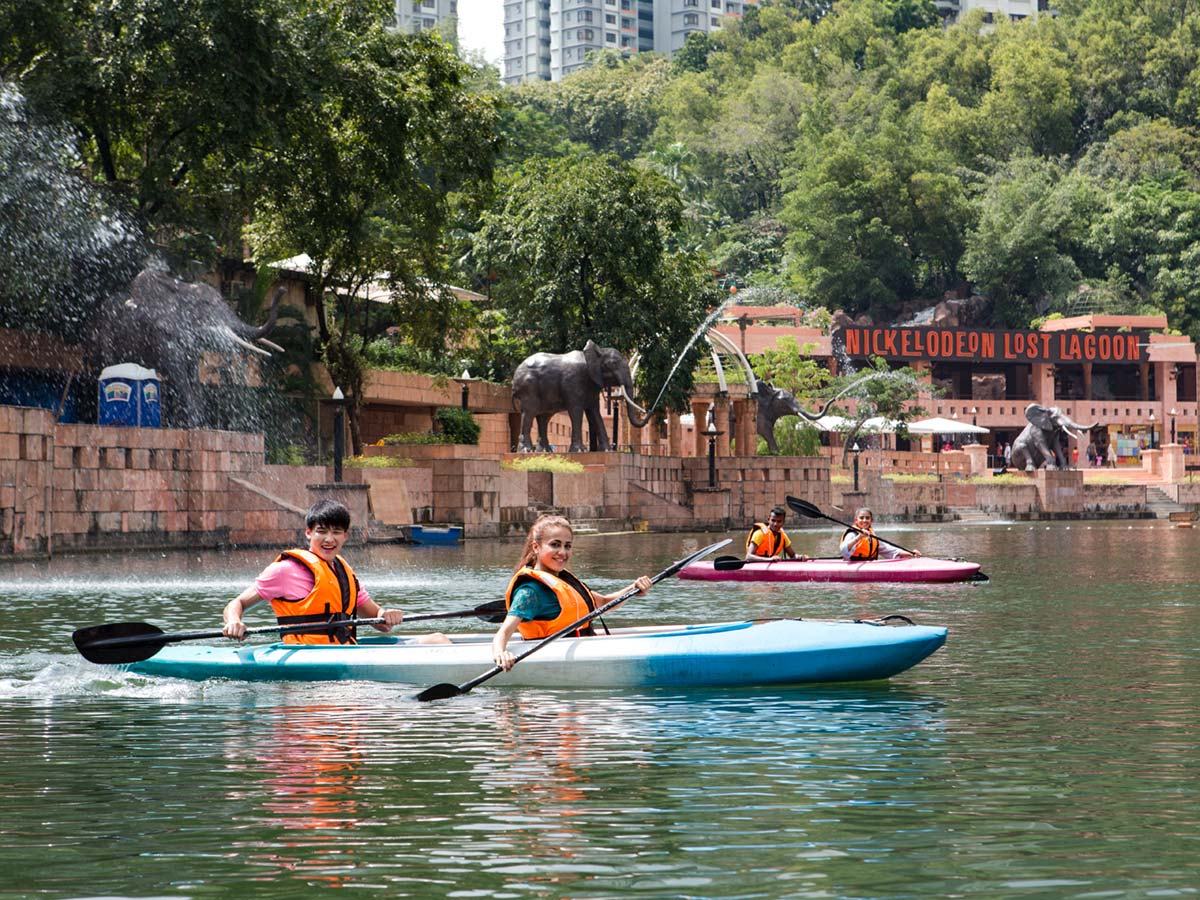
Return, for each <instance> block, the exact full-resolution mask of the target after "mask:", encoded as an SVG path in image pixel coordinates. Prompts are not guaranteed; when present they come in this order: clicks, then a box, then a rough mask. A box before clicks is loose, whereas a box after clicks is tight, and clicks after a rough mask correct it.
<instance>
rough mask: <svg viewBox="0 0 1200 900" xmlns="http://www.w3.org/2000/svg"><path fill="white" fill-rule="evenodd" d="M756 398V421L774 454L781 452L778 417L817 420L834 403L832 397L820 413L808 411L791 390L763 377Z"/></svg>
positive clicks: (755, 390) (768, 447) (758, 382)
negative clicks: (778, 442)
mask: <svg viewBox="0 0 1200 900" xmlns="http://www.w3.org/2000/svg"><path fill="white" fill-rule="evenodd" d="M754 398H755V399H756V400H757V401H758V418H757V423H756V427H757V429H758V434H759V436H760V437H761V438H762V439H763V440H765V441H766V442H767V450H768V451H769V452H770V453H772V454H777V453H778V452H779V445H778V444H777V443H776V442H775V421H776V420H777V419H779V418H782V417H783V416H801V417H802V418H805V419H807V420H808V421H810V422H815V421H817V419H819V418H821V417H822V416H823V415H825V413H826V411H827V410H828V409H829V407H830V406H831V405H832V403H833V400H832V399H831V400H830V401H829V402H828V403H826V404H825V406H824V408H823V409H822V410H821V411H820V412H819V413H810V412H807V411H805V410H804V409H801V407H800V404H799V403H798V402H797V401H796V398H795V397H794V396H792V394H791V392H790V391H785V390H784V389H783V388H777V387H774V386H772V385H770V384H768V383H767V382H765V381H763V380H762V379H761V378H760V379H758V381H756V382H755V386H754ZM835 399H836V398H835Z"/></svg>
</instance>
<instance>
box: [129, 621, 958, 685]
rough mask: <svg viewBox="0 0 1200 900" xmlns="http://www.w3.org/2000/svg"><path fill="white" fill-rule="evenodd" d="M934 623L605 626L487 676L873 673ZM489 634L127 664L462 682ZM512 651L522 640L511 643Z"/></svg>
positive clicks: (232, 647) (697, 678)
mask: <svg viewBox="0 0 1200 900" xmlns="http://www.w3.org/2000/svg"><path fill="white" fill-rule="evenodd" d="M946 633H947V630H946V629H945V628H943V627H933V626H924V625H911V624H909V625H902V626H893V625H883V624H871V623H866V622H818V621H804V620H800V619H771V620H765V621H762V620H760V621H753V622H722V623H716V624H711V625H662V626H651V627H642V628H614V629H613V630H612V634H611V635H598V636H595V637H585V638H562V639H559V640H557V641H554V642H552V643H550V644H547V645H546V646H545V647H543V648H542V649H540V650H539V651H538V652H537V653H535V654H532V655H530V656H529V657H528V658H527V659H524V660H522V661H521V662H520V663H519V664H518V665H516V666H515V667H513V669H512V670H511V671H509V672H507V673H504V674H502V675H498V676H497V677H496V678H495V679H493V680H492V682H491V683H492V684H495V685H505V684H509V685H534V686H541V687H554V688H559V687H589V688H595V687H660V686H661V687H692V686H728V685H780V684H810V683H822V682H833V681H874V680H877V679H881V678H890V677H891V676H893V675H896V674H898V673H900V672H903V671H904V670H905V669H908V668H910V667H912V666H915V665H916V664H917V663H919V662H920V661H921V660H923V659H925V658H926V657H927V656H929V655H930V654H931V653H933V652H934V651H935V650H937V649H938V647H940V646H942V644H943V643H945V641H946ZM491 644H492V635H491V634H490V633H489V634H464V635H451V643H449V644H417V643H413V642H412V640H411V639H409V638H403V637H392V636H390V635H389V636H383V635H380V636H378V637H367V638H363V639H361V641H360V643H358V644H352V645H314V644H283V643H274V644H260V645H257V646H245V645H237V644H234V643H232V642H230V643H225V644H222V645H220V646H198V645H195V644H183V643H180V644H171V645H168V646H166V647H164V648H163V649H162V650H161V651H159V652H158V653H157V654H156V655H154V656H152V657H151V658H150V659H147V660H143V661H141V662H136V663H132V664H129V665H127V666H126V667H125V668H127V669H128V670H129V671H131V672H138V673H141V674H145V675H167V676H173V677H177V678H189V679H195V680H202V679H207V678H231V679H237V680H242V681H352V680H363V681H392V682H400V683H407V684H424V685H429V684H438V683H441V682H450V683H459V682H465V681H467V680H469V679H471V678H474V677H475V676H477V675H479V674H480V673H481V672H483V671H485V670H487V669H489V668H491V667H492V651H491ZM510 649H512V650H513V652H514V653H518V654H519V653H520V650H521V641H520V639H519V638H518V639H514V641H513V642H512V643H511V644H510Z"/></svg>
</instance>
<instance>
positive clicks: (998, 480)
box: [967, 473, 1033, 487]
mask: <svg viewBox="0 0 1200 900" xmlns="http://www.w3.org/2000/svg"><path fill="white" fill-rule="evenodd" d="M967 483H968V484H986V485H995V486H996V487H1004V486H1006V485H1007V486H1010V487H1011V486H1019V485H1025V484H1033V481H1032V480H1031V479H1029V478H1026V477H1024V476H1023V475H1009V474H1007V473H1006V474H1004V475H972V476H971V477H970V478H968V479H967Z"/></svg>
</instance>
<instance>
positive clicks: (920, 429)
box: [908, 416, 990, 434]
mask: <svg viewBox="0 0 1200 900" xmlns="http://www.w3.org/2000/svg"><path fill="white" fill-rule="evenodd" d="M908 433H909V434H989V433H990V432H989V431H988V429H986V428H984V427H983V426H982V425H972V424H971V423H970V422H960V421H959V420H958V419H944V418H942V417H941V416H934V417H933V418H932V419H922V420H921V421H919V422H909V423H908Z"/></svg>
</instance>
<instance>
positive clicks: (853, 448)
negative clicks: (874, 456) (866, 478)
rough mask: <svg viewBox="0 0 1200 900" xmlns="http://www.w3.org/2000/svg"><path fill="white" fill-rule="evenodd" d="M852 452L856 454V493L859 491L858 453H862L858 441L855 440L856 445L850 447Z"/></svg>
mask: <svg viewBox="0 0 1200 900" xmlns="http://www.w3.org/2000/svg"><path fill="white" fill-rule="evenodd" d="M850 452H851V453H853V454H854V493H856V494H857V493H858V454H860V453H862V450H861V449H859V446H858V441H855V442H854V446H852V447H851V448H850Z"/></svg>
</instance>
